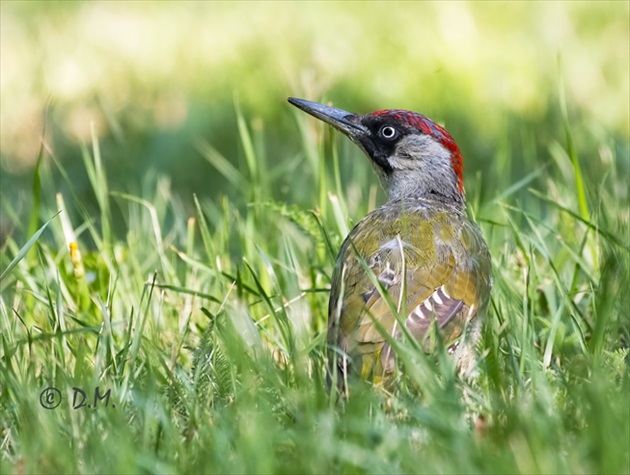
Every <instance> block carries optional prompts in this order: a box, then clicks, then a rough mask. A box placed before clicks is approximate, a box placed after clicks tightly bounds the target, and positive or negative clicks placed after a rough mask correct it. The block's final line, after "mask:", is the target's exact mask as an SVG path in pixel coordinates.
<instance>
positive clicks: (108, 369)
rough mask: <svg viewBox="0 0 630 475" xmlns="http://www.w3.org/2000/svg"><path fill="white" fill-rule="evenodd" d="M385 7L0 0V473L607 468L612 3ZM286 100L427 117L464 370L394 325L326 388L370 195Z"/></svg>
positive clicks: (614, 174) (628, 206) (617, 181)
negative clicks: (343, 265)
mask: <svg viewBox="0 0 630 475" xmlns="http://www.w3.org/2000/svg"><path fill="white" fill-rule="evenodd" d="M393 5H394V4H392V3H390V2H387V3H378V2H377V3H366V4H356V3H351V2H350V3H345V4H335V3H332V2H329V3H313V4H309V3H306V4H300V5H298V4H297V3H296V4H286V3H282V2H280V3H273V4H272V3H267V4H265V3H256V4H254V3H237V4H233V3H212V2H210V3H199V4H195V5H194V7H193V5H192V4H179V3H175V2H173V3H169V4H168V5H162V4H159V3H150V2H139V3H137V4H133V5H132V4H128V5H125V6H123V4H113V3H112V4H106V3H102V2H85V3H81V2H73V3H68V2H52V3H51V2H44V3H40V2H3V3H2V5H1V6H0V8H2V15H1V19H2V28H0V35H2V42H1V45H0V48H1V49H2V55H1V56H2V73H3V81H2V103H1V104H2V105H1V107H2V130H1V132H2V156H1V157H0V158H1V160H0V168H1V171H2V175H1V176H0V180H1V185H2V187H1V193H2V195H1V196H0V197H1V198H2V199H1V200H0V207H1V209H2V214H1V215H0V246H2V252H1V253H0V274H1V276H2V277H1V278H0V441H1V443H0V473H16V474H21V473H96V472H100V473H102V472H112V473H113V472H118V473H138V472H146V473H155V472H165V473H166V472H168V473H195V472H208V473H334V472H339V473H364V472H369V473H388V474H389V473H403V472H405V473H473V472H474V473H477V472H493V473H628V472H630V455H629V454H630V452H629V450H628V446H629V444H630V404H629V402H630V401H629V399H628V394H630V371H629V366H628V365H629V363H630V359H629V353H628V346H629V342H630V313H629V309H630V292H628V289H629V288H630V251H629V246H630V239H629V237H630V236H629V231H630V229H629V227H630V215H629V210H630V203H629V194H628V182H629V181H630V178H629V172H630V164H629V163H628V153H629V150H630V147H629V144H628V132H627V126H628V113H627V103H628V87H627V85H628V74H629V73H628V71H629V69H628V68H627V65H628V61H629V59H628V49H627V36H628V26H627V25H628V21H627V19H628V5H627V3H623V2H616V3H601V2H598V3H597V4H590V5H589V4H586V3H571V4H559V3H554V2H537V3H535V4H526V3H522V4H515V5H508V4H492V5H490V4H485V3H474V2H473V3H470V4H466V3H454V2H443V3H441V2H437V3H423V2H419V3H405V4H395V6H393ZM359 9H360V10H361V11H360V12H359V11H358V10H359ZM103 15H104V16H103ZM245 19H252V20H251V22H250V20H247V21H246V20H245ZM359 20H360V21H359ZM271 24H273V25H277V27H274V28H269V27H268V25H271ZM121 32H122V33H121ZM130 32H133V34H129V33H130ZM368 33H370V34H368ZM134 38H135V40H137V41H138V43H134V41H135V40H134ZM139 38H140V39H139ZM141 38H146V39H150V41H147V42H146V44H145V43H143V40H141ZM6 45H11V46H10V47H9V46H6ZM191 45H195V46H194V47H191ZM624 45H625V46H624ZM69 52H72V54H70V53H69ZM288 65H290V67H289V66H288ZM16 71H17V72H19V74H16ZM280 71H282V73H280ZM284 71H289V72H288V74H285V73H284ZM558 76H563V78H562V79H558ZM564 89H566V93H565V92H563V90H564ZM300 91H302V92H300ZM324 91H326V94H325V96H324V97H323V98H322V94H323V93H324ZM235 92H236V94H238V98H237V100H235V99H234V97H235V95H234V94H235ZM565 94H566V99H565V97H564V96H565ZM288 95H295V96H298V97H300V96H302V97H305V98H308V99H312V100H322V99H323V100H327V99H331V100H334V102H335V104H336V105H338V106H340V107H343V108H345V109H348V110H354V111H357V112H367V111H369V110H372V109H375V108H384V107H405V108H410V109H414V110H418V111H419V112H422V113H426V114H427V115H429V116H431V117H433V118H435V119H437V120H439V121H442V122H445V124H446V126H447V128H448V129H449V130H450V131H451V132H452V133H453V135H454V136H455V138H456V139H457V141H458V143H459V145H460V147H461V148H462V151H463V154H464V156H465V159H466V172H465V175H466V182H465V183H466V189H467V193H468V194H467V197H468V204H469V211H470V214H471V215H473V216H475V219H476V220H477V221H478V222H479V223H480V225H481V227H482V229H483V232H484V235H485V237H486V238H487V241H488V244H489V247H490V251H491V254H492V258H493V276H494V287H493V291H492V301H491V305H490V308H489V310H488V314H487V316H486V320H485V325H484V328H483V335H482V340H481V343H480V354H481V358H480V363H479V367H478V376H477V378H476V380H475V381H474V382H471V383H466V382H462V381H459V380H458V378H457V377H456V375H455V370H454V368H453V367H452V364H451V361H450V360H449V359H448V358H447V357H446V355H445V353H444V349H443V348H437V351H436V352H435V354H431V355H425V354H423V353H421V352H419V351H418V348H417V345H415V344H414V342H412V341H406V340H405V341H401V342H398V343H397V344H396V347H397V351H399V352H400V353H401V354H403V355H404V358H401V360H402V363H401V367H402V369H403V370H404V371H403V372H402V374H401V375H400V377H399V378H398V379H397V380H396V383H395V385H394V386H393V387H392V388H391V391H385V390H384V389H382V388H374V387H371V386H370V385H369V384H367V383H362V382H358V381H352V382H351V384H350V389H349V393H350V397H349V399H348V400H347V401H345V400H338V398H337V395H336V393H335V392H334V391H329V390H328V389H327V387H326V374H325V369H324V368H325V364H326V357H327V356H326V352H325V348H324V345H325V332H326V328H327V309H328V293H329V292H328V290H329V286H330V276H331V274H332V270H333V266H334V262H335V257H336V253H337V252H338V249H339V246H340V244H341V242H342V239H343V238H344V237H345V235H346V234H347V232H348V229H350V228H351V227H352V225H353V224H354V223H356V222H357V221H358V220H359V219H360V218H361V217H362V216H364V215H365V214H366V213H367V212H368V211H369V210H371V209H373V208H374V207H375V206H377V204H378V203H379V200H380V199H381V197H382V195H380V194H379V193H380V192H379V191H378V186H377V184H376V178H375V177H374V176H373V174H372V171H371V170H370V167H369V164H368V163H367V160H365V159H364V158H362V157H361V156H360V152H359V151H358V150H356V148H355V147H354V146H353V145H351V144H350V143H348V141H347V140H345V139H340V138H338V136H337V135H336V134H333V133H331V132H329V131H328V130H327V129H325V128H322V127H321V125H320V124H317V123H316V121H314V120H312V119H311V118H309V117H306V116H305V115H298V114H297V113H293V111H292V110H291V109H290V108H289V106H288V105H286V104H285V102H284V101H285V98H286V96H288ZM26 98H28V100H27V99H26ZM48 101H49V102H50V105H49V106H48V107H46V104H48ZM235 103H236V104H240V105H237V107H236V109H235V108H234V104H235ZM39 110H46V114H48V117H47V118H46V119H45V123H46V124H47V126H48V125H49V127H46V130H45V134H44V135H45V137H44V141H43V142H42V141H40V140H39V134H40V133H41V132H42V130H44V127H43V123H44V122H42V121H40V119H39V115H38V114H39V113H38V112H34V111H39ZM254 111H255V114H254V113H253V112H254ZM7 118H9V119H8V120H7ZM86 118H87V119H89V120H86ZM42 120H44V119H42ZM91 122H93V125H90V123H91ZM40 126H41V127H40ZM34 131H35V132H34ZM42 144H43V145H42ZM29 159H30V160H33V161H36V163H32V164H30V165H29ZM204 159H205V160H204ZM24 190H28V191H24ZM59 211H61V212H60V213H59V214H58V215H57V213H58V212H59ZM53 217H54V219H53ZM438 346H439V345H438ZM48 387H56V388H58V389H59V391H60V393H61V396H62V397H63V400H62V402H61V404H60V405H59V406H58V407H57V408H56V409H50V410H48V409H45V408H43V407H42V405H41V404H40V394H41V393H42V391H44V390H45V389H46V388H48ZM97 387H98V388H99V394H100V395H103V394H104V393H105V392H106V391H107V390H110V391H111V392H110V393H109V394H110V401H109V406H108V407H106V405H105V400H97V401H96V407H92V408H87V407H80V408H76V409H75V408H74V407H73V398H74V397H75V395H76V394H78V393H77V392H76V391H75V390H74V389H73V388H81V389H83V390H84V391H85V392H86V393H87V395H88V398H87V400H86V404H88V403H90V404H91V405H94V404H93V403H94V391H95V388H97ZM42 401H43V402H44V403H47V402H48V399H47V398H46V397H43V399H42ZM75 405H76V404H75ZM113 405H115V406H116V407H115V408H114V407H113Z"/></svg>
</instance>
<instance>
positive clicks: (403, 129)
mask: <svg viewBox="0 0 630 475" xmlns="http://www.w3.org/2000/svg"><path fill="white" fill-rule="evenodd" d="M289 102H290V103H291V104H293V105H294V106H296V107H298V108H300V109H302V110H303V111H305V112H307V113H309V114H311V115H312V116H314V117H317V118H318V119H320V120H322V121H324V122H326V123H328V124H330V125H332V126H333V127H334V128H336V129H337V130H339V131H340V132H342V133H343V134H345V135H346V136H348V137H349V138H350V139H351V140H352V141H353V142H354V143H356V144H357V145H358V146H359V147H360V148H361V149H362V150H363V151H364V152H365V153H366V155H367V156H368V157H369V158H370V161H371V162H372V165H373V166H374V168H375V170H376V172H377V173H378V175H379V178H380V179H381V183H382V184H383V188H385V191H386V193H387V195H388V197H389V199H390V200H395V199H405V198H412V197H423V196H426V197H429V196H431V197H434V198H436V199H440V200H444V201H447V202H452V203H455V204H462V205H463V203H464V184H463V176H462V171H463V160H462V154H461V152H460V150H459V147H458V146H457V144H456V143H455V140H453V137H451V135H450V134H449V133H448V132H447V131H446V129H444V127H442V126H440V125H438V124H436V123H435V122H433V121H432V120H431V119H429V118H427V117H425V116H423V115H421V114H418V113H416V112H410V111H406V110H381V111H376V112H372V113H370V114H366V115H358V114H354V113H352V112H346V111H344V110H341V109H337V108H335V107H330V106H327V105H324V104H318V103H317V102H311V101H306V100H304V99H295V98H292V97H291V98H289Z"/></svg>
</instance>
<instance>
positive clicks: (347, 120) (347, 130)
mask: <svg viewBox="0 0 630 475" xmlns="http://www.w3.org/2000/svg"><path fill="white" fill-rule="evenodd" d="M288 100H289V102H290V103H291V104H293V105H294V106H295V107H297V108H299V109H302V110H303V111H304V112H306V113H307V114H311V115H312V116H313V117H317V118H318V119H320V120H323V121H324V122H326V123H327V124H330V125H332V126H333V127H334V128H335V129H337V130H339V131H340V132H343V133H344V134H345V135H347V136H348V137H350V138H351V139H352V140H355V141H356V140H358V139H359V138H360V137H362V136H364V135H365V134H367V133H368V129H367V127H365V126H364V125H362V124H361V117H360V116H359V115H357V114H353V113H352V112H347V111H345V110H342V109H337V108H336V107H330V106H326V105H324V104H319V103H317V102H311V101H307V100H304V99H296V98H295V97H289V99H288Z"/></svg>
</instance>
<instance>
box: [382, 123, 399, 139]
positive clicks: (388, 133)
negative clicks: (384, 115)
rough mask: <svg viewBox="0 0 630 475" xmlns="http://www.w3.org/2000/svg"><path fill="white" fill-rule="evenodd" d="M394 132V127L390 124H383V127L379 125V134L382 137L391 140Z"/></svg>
mask: <svg viewBox="0 0 630 475" xmlns="http://www.w3.org/2000/svg"><path fill="white" fill-rule="evenodd" d="M396 133H397V132H396V129H395V128H394V127H392V126H391V125H384V126H383V127H381V131H380V134H381V137H383V138H384V139H387V140H391V139H393V138H394V137H396Z"/></svg>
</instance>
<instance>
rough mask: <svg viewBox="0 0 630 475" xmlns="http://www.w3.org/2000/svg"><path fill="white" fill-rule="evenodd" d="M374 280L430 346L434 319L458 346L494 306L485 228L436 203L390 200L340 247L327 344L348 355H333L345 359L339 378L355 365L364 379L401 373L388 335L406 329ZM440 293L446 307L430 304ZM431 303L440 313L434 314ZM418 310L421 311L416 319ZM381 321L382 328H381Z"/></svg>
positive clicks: (416, 334) (447, 339) (413, 331)
mask: <svg viewBox="0 0 630 475" xmlns="http://www.w3.org/2000/svg"><path fill="white" fill-rule="evenodd" d="M362 261H363V262H362ZM366 266H367V267H369V269H370V270H371V272H372V273H373V277H372V276H370V275H369V273H368V272H367V271H366V268H365V267H366ZM403 276H404V277H405V282H406V289H405V295H406V299H405V301H404V302H403V301H402V297H403V296H402V295H401V292H402V290H403V285H402V283H403V278H402V277H403ZM375 278H376V279H377V280H378V281H379V282H380V283H381V284H382V285H383V287H384V288H385V289H386V290H387V292H388V293H389V295H390V297H391V299H392V301H393V303H394V304H395V305H396V309H397V310H398V311H399V312H400V311H402V310H403V309H404V310H405V312H406V314H407V316H406V318H405V316H404V315H403V318H404V320H405V323H406V327H407V329H408V330H409V331H410V333H411V334H412V335H413V336H414V337H415V338H416V339H417V340H418V341H419V342H422V343H423V344H425V345H426V344H428V342H427V341H425V336H426V335H427V332H428V330H429V326H430V323H431V321H432V319H435V321H436V324H437V327H438V328H440V329H441V331H442V332H443V336H444V341H445V343H446V344H447V345H453V344H454V343H455V342H456V341H457V339H458V338H460V336H461V334H462V331H463V329H464V327H465V326H466V325H467V324H469V323H473V320H474V318H475V317H476V316H477V314H478V313H479V312H480V311H481V312H483V310H484V309H485V307H486V305H487V302H488V296H489V290H490V254H489V253H488V249H487V247H486V244H485V242H484V240H483V238H482V236H481V232H480V231H479V228H478V227H477V226H476V225H475V224H474V223H473V222H472V221H470V220H469V219H468V218H467V217H466V215H465V213H464V212H463V211H462V210H461V209H459V208H458V207H456V206H453V205H448V204H445V203H442V202H439V201H432V200H429V199H422V198H420V199H413V200H409V201H408V202H401V201H395V202H390V203H388V204H387V205H385V206H383V207H382V208H379V209H377V210H375V211H373V212H371V213H370V214H368V215H367V216H366V217H365V218H363V219H362V220H361V221H360V222H359V223H358V224H357V225H356V226H355V227H354V229H353V230H352V231H351V232H350V234H349V235H348V237H347V238H346V240H345V241H344V243H343V245H342V247H341V251H340V252H339V257H338V260H337V264H336V267H335V271H334V274H333V279H332V281H333V284H332V289H331V296H330V304H329V320H328V344H329V346H331V347H332V348H337V349H339V350H341V351H340V352H337V353H336V354H335V352H334V351H333V352H332V353H331V356H330V357H331V359H336V360H337V361H338V368H339V372H340V373H344V372H345V371H346V366H350V367H351V368H353V369H355V370H356V371H357V372H360V374H361V375H362V376H363V377H366V378H374V379H375V380H378V379H380V378H381V377H382V376H386V373H391V372H392V371H393V369H394V366H393V358H392V356H393V354H392V353H391V352H390V353H389V354H387V349H388V347H389V345H387V344H386V340H385V337H384V336H383V334H382V332H383V330H385V331H386V332H387V333H388V334H391V335H393V336H394V337H395V338H397V337H400V334H401V330H400V328H398V329H396V325H397V321H396V317H395V316H394V314H393V313H392V311H391V306H390V304H388V303H387V302H386V301H385V299H384V298H383V296H382V293H381V292H379V291H378V289H377V288H376V285H375ZM438 289H440V292H439V296H440V297H439V299H440V301H441V304H438V303H437V302H435V299H433V300H430V298H431V296H432V295H434V293H435V292H436V291H438ZM428 299H429V302H431V306H432V307H434V308H432V309H431V310H434V311H431V310H429V309H428V308H427V306H426V304H425V302H427V300H428ZM447 302H451V305H450V307H452V308H451V311H448V309H447V308H446V306H447ZM459 302H461V304H460V303H459ZM419 306H420V307H421V308H420V310H421V311H420V312H418V311H416V313H415V314H414V311H415V310H416V309H417V308H418V307H419ZM439 309H443V310H444V311H442V312H440V311H439ZM374 319H376V320H377V321H378V322H380V324H381V325H382V329H380V330H379V329H378V328H376V326H375V325H374V323H373V320H374ZM345 355H348V356H349V357H350V360H349V361H345V360H344V357H345ZM462 356H463V355H462ZM460 364H463V365H466V364H469V362H461V363H460ZM462 369H463V370H464V371H465V369H466V368H462Z"/></svg>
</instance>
